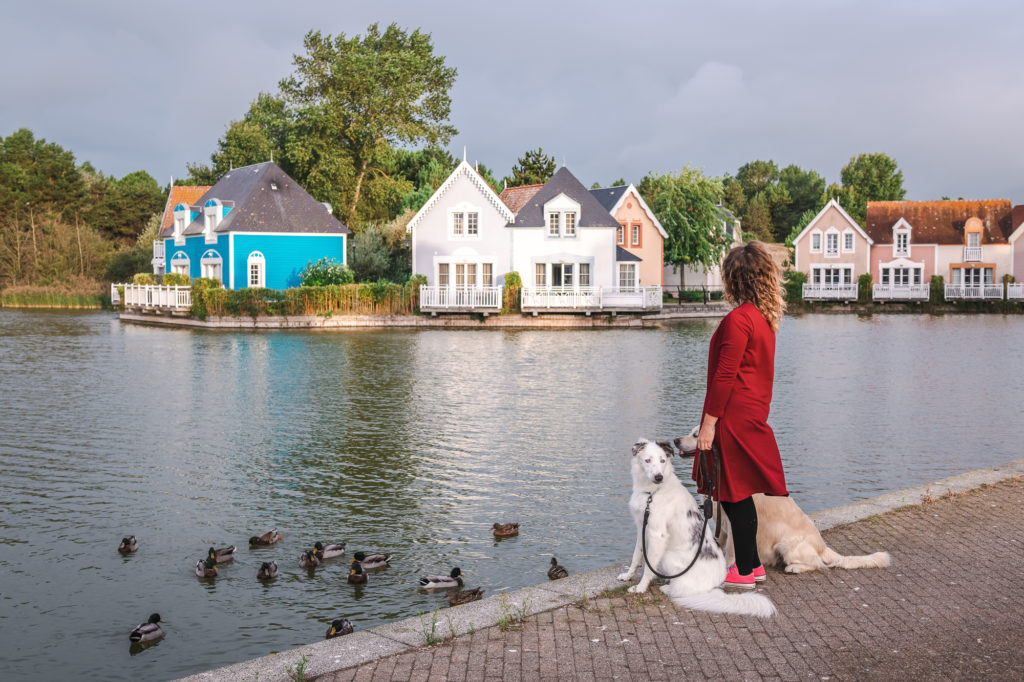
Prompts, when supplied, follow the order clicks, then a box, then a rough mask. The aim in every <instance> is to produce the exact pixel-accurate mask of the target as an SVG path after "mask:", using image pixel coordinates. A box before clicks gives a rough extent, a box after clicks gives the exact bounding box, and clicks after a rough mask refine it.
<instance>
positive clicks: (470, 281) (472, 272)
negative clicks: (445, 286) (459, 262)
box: [466, 263, 476, 287]
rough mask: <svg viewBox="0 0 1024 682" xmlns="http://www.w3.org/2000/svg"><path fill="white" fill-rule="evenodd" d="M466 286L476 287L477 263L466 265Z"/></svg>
mask: <svg viewBox="0 0 1024 682" xmlns="http://www.w3.org/2000/svg"><path fill="white" fill-rule="evenodd" d="M466 286H467V287H475V286H476V263H466Z"/></svg>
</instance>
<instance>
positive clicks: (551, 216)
mask: <svg viewBox="0 0 1024 682" xmlns="http://www.w3.org/2000/svg"><path fill="white" fill-rule="evenodd" d="M559 219H560V215H559V214H558V213H548V236H549V237H557V236H558V235H559V232H560V225H561V223H560V220H559Z"/></svg>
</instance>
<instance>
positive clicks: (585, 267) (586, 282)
mask: <svg viewBox="0 0 1024 682" xmlns="http://www.w3.org/2000/svg"><path fill="white" fill-rule="evenodd" d="M580 286H581V287H589V286H590V263H580Z"/></svg>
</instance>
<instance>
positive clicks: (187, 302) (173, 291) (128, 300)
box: [118, 284, 192, 310]
mask: <svg viewBox="0 0 1024 682" xmlns="http://www.w3.org/2000/svg"><path fill="white" fill-rule="evenodd" d="M118 286H123V287H124V305H125V307H126V308H129V307H139V308H167V309H169V310H187V309H188V308H191V307H192V287H187V286H185V287H178V286H175V287H171V286H161V285H158V284H124V285H118Z"/></svg>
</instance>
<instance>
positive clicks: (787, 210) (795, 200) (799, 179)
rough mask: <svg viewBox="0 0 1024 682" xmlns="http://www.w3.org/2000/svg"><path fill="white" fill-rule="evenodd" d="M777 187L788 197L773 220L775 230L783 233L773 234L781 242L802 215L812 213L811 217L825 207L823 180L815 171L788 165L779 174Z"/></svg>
mask: <svg viewBox="0 0 1024 682" xmlns="http://www.w3.org/2000/svg"><path fill="white" fill-rule="evenodd" d="M779 185H781V186H782V187H784V188H785V190H786V194H788V195H789V203H787V204H785V205H784V206H780V207H779V209H778V211H777V213H776V215H775V217H774V220H773V222H774V227H775V229H776V230H783V231H784V233H783V232H778V231H777V232H776V233H775V236H776V239H777V240H780V241H781V239H782V238H783V237H785V236H786V235H788V234H789V233H790V232H792V230H793V227H794V226H795V225H796V224H797V223H798V222H800V220H801V216H803V215H804V213H806V212H807V211H812V213H811V215H812V217H813V216H814V214H816V213H817V212H818V211H820V210H821V207H822V206H824V205H825V178H823V177H822V176H821V175H819V174H818V173H817V171H813V170H806V171H805V170H803V169H802V168H800V167H799V166H797V165H789V166H786V167H785V168H783V169H782V170H781V171H780V172H779ZM801 229H803V228H801Z"/></svg>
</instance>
